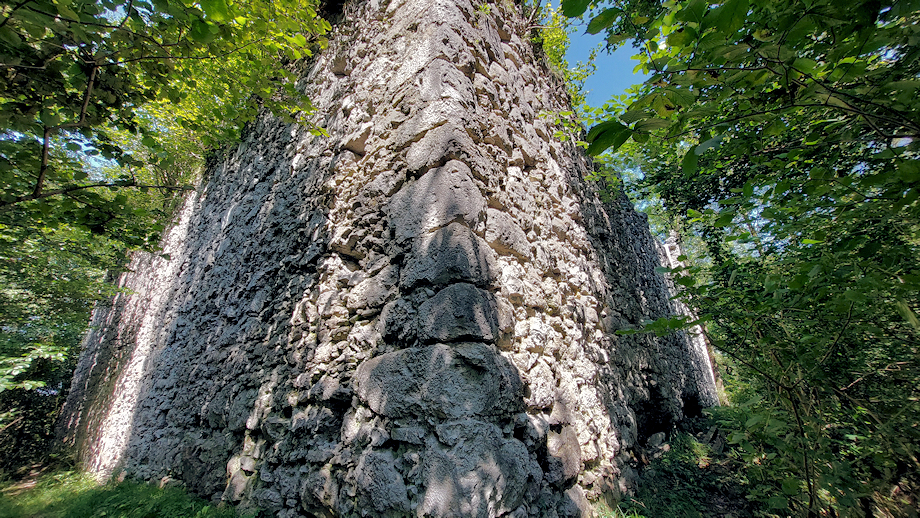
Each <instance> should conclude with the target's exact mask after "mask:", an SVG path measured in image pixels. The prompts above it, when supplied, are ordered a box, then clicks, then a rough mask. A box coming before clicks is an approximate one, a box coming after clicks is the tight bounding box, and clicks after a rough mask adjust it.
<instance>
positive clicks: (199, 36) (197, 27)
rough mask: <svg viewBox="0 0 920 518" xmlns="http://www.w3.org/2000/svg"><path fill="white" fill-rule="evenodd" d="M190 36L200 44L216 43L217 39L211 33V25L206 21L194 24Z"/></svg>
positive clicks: (194, 22) (197, 21)
mask: <svg viewBox="0 0 920 518" xmlns="http://www.w3.org/2000/svg"><path fill="white" fill-rule="evenodd" d="M190 35H191V37H192V39H193V40H195V41H197V42H198V43H210V42H212V41H214V37H215V34H214V33H213V32H211V24H209V23H208V22H206V21H204V20H195V21H193V22H192V26H191V32H190Z"/></svg>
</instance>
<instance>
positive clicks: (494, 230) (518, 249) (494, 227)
mask: <svg viewBox="0 0 920 518" xmlns="http://www.w3.org/2000/svg"><path fill="white" fill-rule="evenodd" d="M487 214H488V216H487V217H488V222H487V223H486V241H488V242H489V244H490V245H492V246H494V247H495V249H496V250H497V251H498V252H499V253H505V254H515V255H517V256H519V257H521V258H524V259H529V258H530V249H531V245H530V242H528V241H527V234H525V233H524V230H523V229H521V227H519V226H518V224H517V223H516V222H515V221H514V218H512V217H511V216H509V215H508V214H506V213H504V212H501V211H499V210H495V209H488V211H487Z"/></svg>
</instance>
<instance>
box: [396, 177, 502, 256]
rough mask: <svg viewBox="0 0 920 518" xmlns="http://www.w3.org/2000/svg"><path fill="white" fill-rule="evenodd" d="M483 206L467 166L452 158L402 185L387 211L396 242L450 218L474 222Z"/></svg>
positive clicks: (442, 223) (427, 229) (481, 198)
mask: <svg viewBox="0 0 920 518" xmlns="http://www.w3.org/2000/svg"><path fill="white" fill-rule="evenodd" d="M485 208H486V201H485V198H483V196H482V194H481V193H480V192H479V189H478V188H477V187H476V184H475V183H474V182H473V178H472V176H471V173H470V168H469V167H467V166H466V165H465V164H463V163H462V162H458V161H456V160H454V161H451V162H448V163H447V164H446V165H445V166H443V167H438V168H436V169H432V170H430V171H428V172H427V173H425V174H424V175H422V177H421V178H419V179H418V180H416V181H415V182H412V183H409V184H407V185H405V186H404V187H403V188H402V189H401V190H400V191H399V192H398V193H396V194H395V195H394V196H393V198H392V201H391V202H390V204H389V206H388V207H387V213H388V214H389V219H390V228H391V229H392V231H393V232H394V233H395V234H396V239H397V241H404V240H407V239H411V238H414V237H417V236H419V235H421V234H422V233H424V232H428V231H429V230H434V229H437V228H440V227H442V226H446V225H447V224H449V223H451V222H453V221H454V220H461V221H464V222H465V223H467V224H468V225H475V224H476V223H478V221H479V218H480V217H481V215H482V213H483V211H484V210H485Z"/></svg>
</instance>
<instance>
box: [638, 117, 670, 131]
mask: <svg viewBox="0 0 920 518" xmlns="http://www.w3.org/2000/svg"><path fill="white" fill-rule="evenodd" d="M671 124H673V122H672V121H669V120H667V119H659V118H657V117H652V118H650V119H645V120H640V121H639V122H637V123H636V124H635V126H633V130H635V131H654V130H657V129H662V128H667V127H669V126H670V125H671Z"/></svg>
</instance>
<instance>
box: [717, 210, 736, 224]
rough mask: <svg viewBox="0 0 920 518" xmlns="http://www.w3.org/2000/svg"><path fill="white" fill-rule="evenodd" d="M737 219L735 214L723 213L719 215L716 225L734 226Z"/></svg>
mask: <svg viewBox="0 0 920 518" xmlns="http://www.w3.org/2000/svg"><path fill="white" fill-rule="evenodd" d="M734 219H735V213H734V212H723V213H721V214H719V219H717V220H716V222H715V223H714V225H715V226H717V227H727V226H728V225H731V224H732V221H733V220H734Z"/></svg>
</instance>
